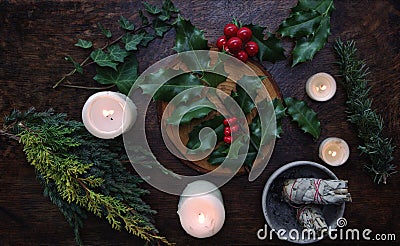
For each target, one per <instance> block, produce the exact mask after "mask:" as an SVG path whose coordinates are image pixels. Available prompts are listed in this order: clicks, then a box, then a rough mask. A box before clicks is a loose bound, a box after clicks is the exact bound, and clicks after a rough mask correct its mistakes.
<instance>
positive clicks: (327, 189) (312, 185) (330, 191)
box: [282, 178, 351, 204]
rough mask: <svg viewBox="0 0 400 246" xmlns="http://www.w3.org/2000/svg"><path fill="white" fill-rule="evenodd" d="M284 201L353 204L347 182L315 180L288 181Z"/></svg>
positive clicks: (285, 186)
mask: <svg viewBox="0 0 400 246" xmlns="http://www.w3.org/2000/svg"><path fill="white" fill-rule="evenodd" d="M282 196H283V199H284V200H285V201H286V202H288V203H289V204H342V203H343V202H351V196H350V193H349V191H348V186H347V181H344V180H323V179H315V178H298V179H287V180H285V181H284V183H283V192H282Z"/></svg>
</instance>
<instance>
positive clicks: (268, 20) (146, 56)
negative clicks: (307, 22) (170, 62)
mask: <svg viewBox="0 0 400 246" xmlns="http://www.w3.org/2000/svg"><path fill="white" fill-rule="evenodd" d="M153 2H154V3H155V4H159V2H157V1H153ZM296 2H297V1H295V0H283V1H278V0H273V1H272V0H271V1H262V0H255V1H244V0H238V1H229V0H219V1H217V0H214V1H212V0H203V1H175V4H176V6H177V7H179V8H180V9H181V14H182V15H183V16H184V17H186V18H190V19H191V21H192V23H193V24H194V25H196V26H197V27H198V28H200V29H204V30H205V35H206V38H207V39H208V40H210V42H215V41H216V39H217V38H218V37H219V36H220V35H221V34H222V30H223V25H224V24H225V23H227V22H229V21H231V19H232V17H233V16H235V17H236V18H237V19H239V20H241V21H242V22H243V23H251V22H252V23H256V24H259V25H262V26H267V27H268V29H269V30H270V31H275V30H276V29H277V27H278V26H279V23H281V21H282V20H283V19H284V18H286V17H287V16H288V15H289V13H290V8H291V7H293V6H294V5H295V4H296ZM140 7H141V4H140V2H139V1H129V0H127V1H119V0H112V1H72V0H71V1H23V0H21V1H7V0H3V1H1V2H0V62H1V65H0V112H1V114H2V115H6V114H8V113H10V111H11V110H12V109H13V108H17V109H20V110H25V109H28V108H29V107H31V106H35V107H36V108H37V109H39V110H45V109H48V108H50V107H52V108H54V109H55V110H56V111H58V112H65V113H68V115H69V116H70V117H71V118H72V119H75V120H80V115H81V109H82V107H83V104H84V102H85V101H86V99H87V98H88V97H89V96H90V95H91V94H93V93H94V91H88V90H82V89H71V88H65V87H59V88H57V89H52V85H53V84H54V83H55V82H56V81H57V80H58V79H59V78H60V77H61V76H62V75H63V74H66V73H68V72H69V71H70V70H71V66H70V64H69V63H68V62H66V61H65V60H64V57H65V56H67V55H73V56H74V57H75V58H76V59H77V60H83V59H84V58H85V57H86V56H87V54H86V53H85V52H83V51H82V50H81V49H79V48H78V47H75V46H74V45H73V44H75V43H76V40H77V39H78V38H82V39H91V40H98V41H97V42H95V44H94V45H95V46H96V47H99V46H101V45H102V44H103V41H102V39H101V36H100V35H99V34H98V31H97V29H96V23H98V22H101V23H102V24H103V25H105V26H107V27H108V28H110V29H111V30H112V31H115V32H116V34H117V32H118V28H117V25H118V23H117V22H118V19H119V17H120V16H121V15H124V16H125V17H127V18H129V19H131V20H133V21H135V22H138V21H139V16H138V15H136V10H137V9H138V8H140ZM335 7H336V9H335V10H334V12H333V15H332V19H331V24H332V28H331V33H332V35H331V36H330V37H329V39H328V44H327V45H326V46H325V47H324V48H323V49H322V50H321V51H320V52H318V54H317V55H316V56H315V58H314V59H313V61H311V62H307V63H304V64H300V65H298V66H295V67H294V68H292V67H291V63H290V59H288V60H285V61H280V62H277V63H275V64H272V63H269V62H265V63H263V66H264V67H265V68H266V70H268V71H269V72H270V73H271V74H272V75H273V77H274V79H275V80H276V82H277V84H278V86H279V87H280V90H281V91H282V93H283V96H285V97H287V96H292V97H296V98H299V99H303V100H305V101H306V102H307V103H308V104H309V105H310V107H312V108H313V109H314V110H315V111H317V112H318V117H319V119H320V121H321V125H322V134H321V138H320V139H318V141H313V139H312V138H311V137H309V136H308V135H305V134H303V133H302V132H301V131H300V130H299V129H298V128H297V127H296V126H295V125H294V124H293V123H292V122H289V121H288V120H285V121H284V125H283V130H284V133H283V135H282V138H281V139H278V140H277V142H276V145H275V150H274V152H273V154H272V158H271V160H270V162H269V164H268V166H267V168H266V170H265V171H264V172H263V174H262V175H261V176H260V177H259V178H258V179H257V180H256V181H254V182H251V183H250V182H248V181H247V177H245V176H240V177H235V178H234V179H232V180H231V181H230V182H229V183H227V184H226V185H224V186H223V187H221V192H222V194H223V197H224V202H225V209H226V221H225V224H224V227H223V228H222V230H221V231H220V232H219V233H218V234H217V235H215V236H214V237H211V238H208V239H202V240H200V239H196V238H193V237H191V236H189V235H187V234H186V233H185V232H184V231H183V229H182V228H181V226H180V223H179V218H178V216H177V214H176V210H177V204H178V199H179V197H177V196H172V195H168V194H165V193H163V192H161V191H158V190H156V189H154V188H152V187H150V186H148V185H146V184H145V185H144V187H146V188H148V189H149V190H150V191H151V194H150V195H148V196H147V197H146V201H147V202H148V203H149V204H150V205H151V206H152V208H154V209H155V210H157V211H158V214H157V215H156V216H155V219H156V226H157V227H158V229H159V230H160V232H161V234H162V235H165V236H166V237H167V238H168V239H169V240H170V241H172V242H176V243H177V245H261V244H273V245H279V244H282V243H284V242H282V241H280V240H278V239H277V238H276V237H274V239H273V240H268V239H266V240H259V239H258V238H257V235H256V233H257V231H258V230H259V229H261V228H264V224H265V220H264V217H263V214H262V209H261V194H262V190H263V187H264V185H265V183H266V181H267V179H268V177H269V176H270V175H271V173H272V172H274V171H275V170H276V169H277V168H279V167H281V166H282V165H284V164H286V163H289V162H292V161H295V160H310V161H315V162H320V163H321V160H320V159H319V158H318V146H319V144H320V143H321V141H322V140H323V139H325V138H326V137H330V136H336V137H340V138H343V139H345V140H346V141H347V143H348V144H349V145H350V150H351V155H350V159H349V161H348V162H347V163H346V164H344V165H343V166H340V167H336V168H330V169H331V170H332V171H333V172H334V173H335V174H336V175H337V176H338V177H339V178H341V179H346V180H348V181H349V187H350V192H351V194H352V197H353V202H352V203H351V204H348V205H347V206H346V211H345V218H346V219H347V221H348V224H347V228H357V229H360V230H363V229H366V228H368V229H371V230H372V233H371V235H375V234H376V233H395V234H396V236H397V243H398V242H399V238H400V224H399V221H400V213H399V211H398V210H399V208H400V198H399V197H400V189H399V187H400V174H395V175H394V176H393V177H390V178H389V181H388V184H386V185H375V184H373V183H372V181H371V178H370V177H369V176H368V175H367V174H366V173H365V172H364V171H363V165H364V163H365V162H367V161H368V160H367V159H366V158H365V157H363V156H360V154H359V151H358V149H357V146H358V145H359V144H360V141H359V139H358V138H357V136H356V131H355V128H354V127H353V126H352V125H350V123H349V122H348V121H347V120H346V113H345V101H346V97H345V92H344V90H343V88H342V87H341V86H340V85H339V86H338V90H337V93H336V95H335V96H334V97H333V99H331V100H330V101H328V102H315V101H312V100H311V99H310V98H308V97H307V95H306V93H305V83H306V80H307V78H309V77H310V76H311V75H313V74H315V73H317V72H328V73H330V74H332V75H333V76H335V78H336V79H337V80H338V81H340V78H339V77H338V76H337V74H338V68H337V66H336V65H335V64H334V62H335V54H334V52H333V49H332V47H333V44H334V42H335V40H336V39H337V38H339V37H340V38H341V39H342V40H349V39H354V40H355V41H356V42H357V47H358V50H359V56H360V58H361V59H364V60H365V61H366V62H367V64H368V65H369V67H370V71H371V73H370V74H369V76H368V79H369V80H370V84H371V85H372V86H373V87H372V90H371V95H372V96H373V107H374V109H376V110H378V111H379V112H380V113H381V115H382V116H383V117H384V119H385V131H384V133H385V135H386V136H388V137H391V138H393V143H394V144H396V145H398V146H399V145H400V110H399V100H400V52H399V51H400V3H399V1H396V0H369V1H364V0H354V1H348V0H341V1H339V0H338V1H335ZM173 42H174V32H173V31H170V32H168V33H167V34H166V36H165V38H164V39H163V40H157V41H155V42H154V43H152V44H151V45H150V47H148V48H146V49H142V50H140V51H139V52H138V53H137V57H138V60H139V64H140V66H139V69H140V71H143V70H144V69H146V68H147V67H148V66H150V65H151V64H153V63H154V62H156V61H158V60H160V59H162V58H164V57H166V56H167V55H170V54H173V53H174V52H173V51H172V50H171V48H172V47H173ZM292 47H293V44H292V43H290V42H289V40H285V48H286V49H287V50H290V49H291V48H292ZM91 72H92V73H88V74H87V75H84V76H75V77H73V78H71V79H70V80H69V82H70V83H73V84H80V85H88V86H94V85H96V83H94V81H93V79H92V77H93V73H94V71H91ZM148 113H149V114H150V116H154V117H150V119H148V120H147V123H146V127H147V130H148V131H149V132H151V133H152V134H151V135H152V136H151V138H150V139H149V144H150V146H151V147H152V149H153V151H154V153H155V155H156V157H157V158H159V159H160V160H162V162H163V163H166V164H168V166H171V167H173V169H174V170H177V172H178V173H180V174H185V175H196V174H197V172H196V171H194V170H193V169H191V168H189V167H187V166H186V165H182V163H181V162H180V161H179V160H178V159H176V158H175V157H174V156H172V155H171V154H170V153H169V152H168V151H167V150H166V148H165V147H164V145H163V143H162V138H161V134H160V131H159V123H158V121H157V120H154V119H155V118H156V114H157V108H156V105H155V104H153V105H152V106H151V107H150V109H149V112H148ZM0 123H1V121H0ZM399 153H400V151H399V150H398V149H396V151H395V160H394V163H396V164H397V163H398V160H399V157H400V154H399ZM0 156H1V158H0V245H73V244H74V239H73V232H72V229H71V228H70V227H69V225H68V224H67V222H66V221H65V220H64V218H63V216H62V215H61V213H60V212H59V211H58V209H57V207H56V206H54V205H53V204H51V202H50V201H49V200H48V198H46V197H43V195H42V188H41V187H40V185H39V184H38V182H37V181H36V180H35V175H34V170H33V168H32V167H31V166H30V165H29V164H28V163H27V162H26V159H25V156H24V154H23V152H22V149H21V147H20V146H19V145H18V144H17V143H15V142H13V141H10V140H8V139H7V138H4V137H0ZM82 239H83V241H84V242H86V244H87V245H140V244H141V243H140V242H139V241H138V240H137V239H135V238H134V237H133V236H132V235H129V234H128V233H125V232H118V231H114V230H112V229H111V228H110V227H109V225H108V224H107V223H106V222H105V221H102V220H100V219H98V218H95V217H93V216H90V217H89V218H88V220H87V221H86V223H85V228H84V229H83V231H82ZM374 242H376V241H374ZM322 243H324V244H337V243H347V244H354V243H359V244H363V245H369V244H370V243H371V242H368V241H365V240H360V241H357V242H356V241H346V242H345V241H340V242H339V241H338V240H336V241H332V240H328V239H325V240H323V241H322Z"/></svg>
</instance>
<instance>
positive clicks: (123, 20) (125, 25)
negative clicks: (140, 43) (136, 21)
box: [119, 15, 135, 31]
mask: <svg viewBox="0 0 400 246" xmlns="http://www.w3.org/2000/svg"><path fill="white" fill-rule="evenodd" d="M119 26H120V27H121V28H122V29H125V30H128V31H133V30H134V29H135V25H133V24H132V23H131V22H130V21H129V20H128V19H126V18H125V17H123V16H122V15H121V17H120V18H119Z"/></svg>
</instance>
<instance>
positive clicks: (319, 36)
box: [277, 0, 334, 66]
mask: <svg viewBox="0 0 400 246" xmlns="http://www.w3.org/2000/svg"><path fill="white" fill-rule="evenodd" d="M333 9H334V5H333V0H319V1H317V0H299V2H298V3H297V5H296V6H295V7H294V8H292V11H291V14H290V16H289V17H288V18H287V19H285V20H284V21H283V22H282V23H281V25H280V26H279V29H278V31H277V32H278V33H280V34H281V35H282V36H283V37H291V38H295V39H296V46H295V47H294V49H293V52H292V53H293V65H292V66H295V65H296V64H298V63H300V62H304V61H308V60H312V58H313V57H314V55H315V54H316V53H317V52H318V51H319V50H320V49H322V48H323V47H324V46H325V44H326V42H327V39H328V36H329V35H330V16H331V13H332V11H333Z"/></svg>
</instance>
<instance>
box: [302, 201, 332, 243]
mask: <svg viewBox="0 0 400 246" xmlns="http://www.w3.org/2000/svg"><path fill="white" fill-rule="evenodd" d="M297 220H298V221H299V223H300V225H301V226H302V227H303V228H305V229H309V230H311V231H313V232H315V233H316V236H319V235H321V234H322V232H323V230H324V229H325V230H327V229H328V225H327V224H326V221H325V219H324V216H323V215H322V210H321V208H320V207H319V206H318V205H303V206H301V207H300V208H298V209H297Z"/></svg>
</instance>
